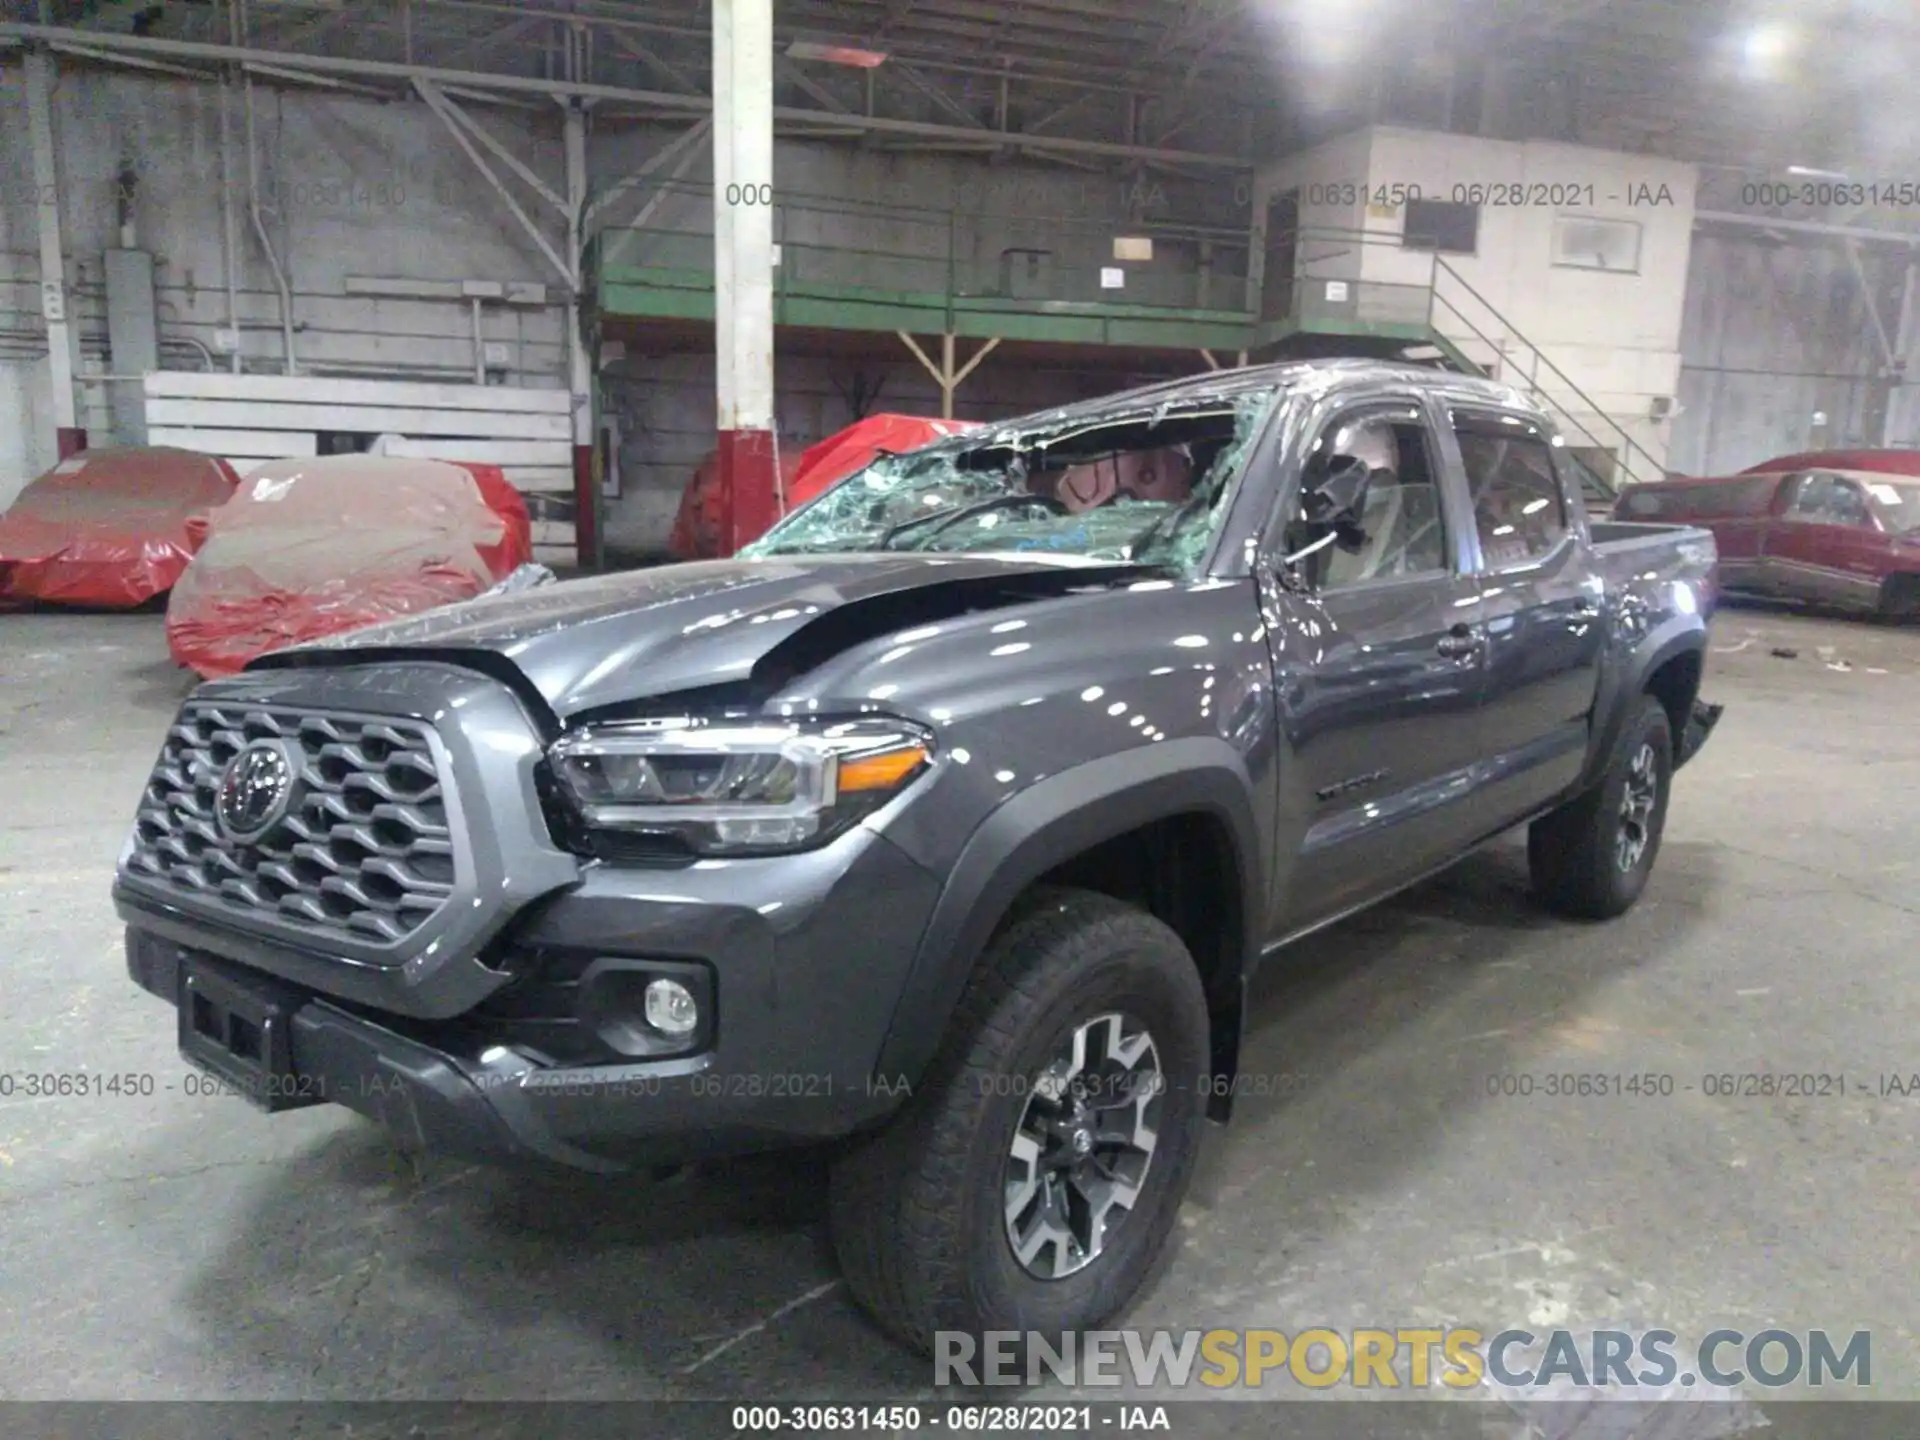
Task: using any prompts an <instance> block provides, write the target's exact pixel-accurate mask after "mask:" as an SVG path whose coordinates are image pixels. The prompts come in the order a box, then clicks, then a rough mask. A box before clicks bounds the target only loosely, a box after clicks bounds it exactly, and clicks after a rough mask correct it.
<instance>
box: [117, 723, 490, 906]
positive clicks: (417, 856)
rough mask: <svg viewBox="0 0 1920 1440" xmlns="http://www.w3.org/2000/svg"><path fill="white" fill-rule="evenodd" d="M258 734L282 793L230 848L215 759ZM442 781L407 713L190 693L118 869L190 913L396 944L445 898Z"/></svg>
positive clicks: (448, 877)
mask: <svg viewBox="0 0 1920 1440" xmlns="http://www.w3.org/2000/svg"><path fill="white" fill-rule="evenodd" d="M260 740H277V741H280V742H282V744H283V753H284V754H285V756H286V757H287V759H288V760H289V761H290V762H291V767H290V768H291V769H292V771H293V773H294V787H293V791H292V795H293V799H292V803H291V804H290V805H289V806H288V809H287V812H286V814H285V815H284V817H282V818H281V819H280V820H279V821H277V822H276V823H275V824H273V826H272V828H270V829H268V830H267V831H265V833H263V834H260V835H259V836H257V837H256V838H254V839H252V840H251V841H248V842H245V843H242V842H240V841H237V840H235V839H233V838H231V837H230V836H229V835H228V834H227V833H226V832H225V831H224V830H223V829H222V828H221V825H220V822H219V820H218V818H217V816H216V813H215V808H214V806H215V799H216V796H217V794H218V791H219V787H220V781H221V777H222V775H223V773H224V772H225V770H226V768H227V766H228V764H229V763H230V762H231V761H232V760H233V759H234V757H235V756H237V755H238V754H239V753H240V752H241V751H242V750H243V749H244V748H245V747H247V746H248V745H250V744H252V743H254V742H255V741H260ZM442 785H443V781H442V776H441V774H440V767H439V763H438V760H437V759H436V755H435V750H434V745H433V741H432V732H431V731H430V730H429V729H428V728H427V727H426V726H424V725H420V724H416V723H414V722H412V721H406V720H381V719H372V718H366V717H357V716H345V715H335V714H313V713H302V712H298V711H289V710H283V709H277V708H270V707H269V708H262V707H257V706H246V705H235V704H221V703H219V702H209V701H189V702H188V703H187V705H186V706H185V707H184V708H183V709H182V710H181V712H180V715H179V717H178V718H177V719H176V720H175V722H174V725H173V728H172V729H171V730H170V731H168V733H167V741H166V745H165V746H164V748H163V749H162V750H161V752H160V760H159V763H158V764H157V765H156V766H155V767H154V771H153V776H152V778H151V779H150V780H149V781H148V782H147V791H146V795H145V796H144V798H143V799H142V801H141V804H140V811H139V814H138V816H137V817H136V818H135V821H134V833H133V844H132V849H131V852H130V854H129V855H128V857H127V862H126V868H127V872H128V874H129V875H130V876H136V877H140V878H143V879H146V880H148V881H149V882H156V881H157V882H159V884H160V885H162V886H163V887H165V888H167V889H170V890H172V891H174V892H175V893H176V894H177V895H178V896H179V897H180V898H181V899H183V900H187V901H189V902H190V903H195V904H197V905H198V906H199V907H202V908H204V907H205V906H207V905H209V904H212V905H214V906H217V907H220V908H223V909H225V910H227V911H228V912H230V913H234V914H239V915H245V916H248V917H252V918H258V919H269V920H274V921H278V922H281V923H285V924H290V925H292V926H294V927H296V928H298V929H303V930H307V931H318V932H320V933H322V934H344V935H349V936H353V937H357V938H359V939H362V940H370V941H373V942H375V943H381V942H393V941H399V940H404V939H406V938H407V937H408V936H409V935H412V934H414V933H415V932H416V931H418V930H419V929H420V927H421V926H422V925H424V924H426V923H427V922H428V921H429V920H431V919H432V918H433V916H434V915H435V913H436V912H438V911H439V910H440V908H441V907H442V906H443V905H445V904H446V902H447V899H448V897H449V896H450V895H451V894H452V893H453V886H454V880H455V864H454V846H453V835H452V831H451V830H450V829H449V828H448V825H447V805H446V798H445V794H444V791H443V788H442Z"/></svg>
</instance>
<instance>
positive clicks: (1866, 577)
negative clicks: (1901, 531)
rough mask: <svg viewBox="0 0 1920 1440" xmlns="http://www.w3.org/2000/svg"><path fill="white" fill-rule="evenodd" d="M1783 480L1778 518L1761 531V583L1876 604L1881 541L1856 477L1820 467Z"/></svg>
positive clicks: (1790, 592) (1850, 603) (1824, 599)
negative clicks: (1784, 492) (1786, 486)
mask: <svg viewBox="0 0 1920 1440" xmlns="http://www.w3.org/2000/svg"><path fill="white" fill-rule="evenodd" d="M1789 484H1790V486H1791V489H1790V490H1789V492H1788V495H1787V497H1786V503H1785V506H1784V508H1783V509H1782V511H1781V513H1780V518H1779V519H1778V520H1776V521H1775V522H1774V523H1773V525H1772V526H1771V527H1770V528H1769V529H1768V532H1767V538H1766V552H1765V556H1764V558H1763V559H1762V562H1761V568H1762V572H1763V573H1764V575H1765V577H1766V583H1767V589H1768V590H1769V591H1770V592H1772V593H1773V594H1776V595H1784V596H1787V597H1789V598H1791V599H1795V600H1810V601H1813V602H1814V603H1816V604H1821V605H1842V606H1846V607H1848V608H1852V609H1859V608H1864V607H1871V606H1873V605H1875V604H1877V603H1878V602H1879V598H1880V579H1879V575H1880V562H1881V555H1882V553H1883V550H1884V547H1885V544H1886V541H1885V537H1884V536H1882V535H1881V533H1880V530H1879V527H1878V523H1877V522H1876V521H1875V519H1874V516H1873V511H1872V508H1871V507H1870V506H1869V505H1868V504H1867V497H1866V493H1865V492H1864V491H1863V490H1861V488H1860V486H1859V484H1858V483H1857V482H1855V481H1853V480H1849V479H1846V478H1845V477H1843V476H1839V475H1832V474H1828V473H1826V472H1825V471H1820V470H1813V471H1809V472H1808V473H1806V474H1804V475H1798V476H1795V477H1794V478H1793V480H1792V481H1790V482H1789Z"/></svg>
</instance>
